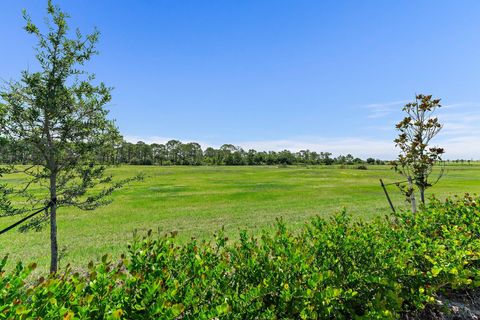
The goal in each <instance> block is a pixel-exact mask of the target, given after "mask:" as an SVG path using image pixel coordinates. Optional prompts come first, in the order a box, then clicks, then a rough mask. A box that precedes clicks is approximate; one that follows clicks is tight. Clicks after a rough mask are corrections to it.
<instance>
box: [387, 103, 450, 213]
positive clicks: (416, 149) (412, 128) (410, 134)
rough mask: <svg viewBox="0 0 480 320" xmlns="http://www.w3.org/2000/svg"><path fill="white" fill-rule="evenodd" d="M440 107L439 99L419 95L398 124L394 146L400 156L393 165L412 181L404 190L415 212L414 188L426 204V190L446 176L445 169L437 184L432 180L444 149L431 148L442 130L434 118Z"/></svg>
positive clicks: (407, 107) (406, 108) (408, 105)
mask: <svg viewBox="0 0 480 320" xmlns="http://www.w3.org/2000/svg"><path fill="white" fill-rule="evenodd" d="M440 107H441V105H440V99H432V96H431V95H422V94H420V95H417V96H416V97H415V101H414V102H411V103H408V104H406V105H405V107H404V108H403V111H404V112H405V113H406V116H405V118H404V119H403V120H402V121H400V122H399V123H398V124H397V125H396V128H397V130H398V131H400V134H399V136H398V138H397V139H395V143H396V146H397V147H398V148H400V154H399V155H398V158H397V160H396V161H394V162H393V168H394V169H395V170H396V171H397V172H398V173H400V174H401V175H403V176H404V177H405V178H407V180H408V181H409V187H408V188H407V189H406V190H404V191H405V193H406V195H407V197H408V198H409V199H410V201H411V203H412V211H413V212H416V210H417V208H416V201H415V190H414V186H416V187H417V188H418V190H419V193H420V200H421V202H422V204H425V190H426V189H427V188H429V187H431V186H432V184H433V183H435V182H438V180H439V179H440V178H441V176H442V173H443V169H442V171H441V173H440V175H438V176H437V178H436V179H435V181H434V182H433V183H432V182H431V181H430V179H429V178H430V175H431V173H432V170H433V168H434V166H435V164H437V163H438V162H440V161H441V160H442V155H443V153H444V149H443V148H438V147H430V146H429V144H430V142H431V140H432V139H433V138H434V137H435V136H436V135H437V134H438V133H439V132H440V130H441V129H442V125H441V124H440V122H439V121H438V118H437V117H434V116H433V115H434V113H435V111H436V110H437V109H438V108H440Z"/></svg>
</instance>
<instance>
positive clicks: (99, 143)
mask: <svg viewBox="0 0 480 320" xmlns="http://www.w3.org/2000/svg"><path fill="white" fill-rule="evenodd" d="M47 12H48V16H49V19H48V20H47V30H46V32H45V33H42V32H41V31H40V29H39V28H38V27H37V26H36V25H35V24H34V23H33V22H32V21H31V19H30V17H29V16H28V15H27V14H26V13H24V18H25V20H26V27H25V30H26V31H27V32H28V33H29V34H33V35H34V36H36V38H37V39H38V44H37V47H36V58H37V60H38V63H39V67H40V71H39V72H34V73H31V72H29V71H24V72H23V73H22V77H21V80H20V81H11V82H9V83H7V84H6V86H5V89H4V90H3V91H1V92H0V97H1V99H2V100H3V107H2V111H1V112H0V136H3V137H5V138H6V139H7V140H9V141H12V142H22V143H26V144H28V146H29V147H30V148H31V151H32V152H33V153H35V154H36V155H37V157H35V158H33V161H32V165H29V166H27V167H25V166H22V167H17V166H15V165H12V166H11V167H10V168H9V172H17V173H18V172H21V173H22V174H23V175H25V177H26V182H25V184H24V185H22V186H21V188H19V189H16V190H15V191H13V192H14V195H15V196H16V197H17V198H18V197H20V196H23V197H25V198H26V201H27V203H29V204H30V208H32V207H38V206H45V205H47V204H48V205H49V208H48V215H42V216H38V218H36V219H34V220H32V221H31V222H30V223H29V224H27V225H26V228H38V227H40V226H41V225H42V224H43V223H47V222H49V224H50V247H51V260H50V271H51V272H56V271H57V266H58V243H57V209H58V208H60V207H66V206H74V207H77V208H80V209H83V210H93V209H95V208H97V207H98V206H100V205H103V204H106V203H109V199H108V196H109V195H110V194H111V193H112V191H113V190H115V189H116V188H119V187H121V185H122V183H112V182H111V177H108V176H105V175H104V172H105V167H104V166H99V165H97V161H98V160H97V155H98V154H99V152H100V151H101V152H103V151H104V150H110V147H112V146H113V145H114V144H115V143H116V142H121V137H120V135H119V133H118V131H117V128H116V127H115V125H114V123H113V122H112V121H111V120H108V119H107V113H108V111H107V110H106V109H104V107H103V106H104V105H105V104H106V103H108V102H109V101H110V98H111V96H110V89H109V88H108V87H106V86H105V85H104V84H103V83H100V84H99V85H94V84H92V82H93V80H94V76H93V75H91V74H86V73H85V72H83V71H81V69H80V68H81V67H82V66H83V65H84V63H85V62H87V61H88V60H90V58H91V57H92V56H93V55H95V54H96V53H97V51H96V49H95V44H96V42H97V39H98V36H99V33H98V32H97V31H95V32H93V33H92V34H89V35H87V36H85V37H84V36H82V34H81V33H80V31H79V30H77V31H76V35H75V37H74V38H69V32H68V31H69V27H68V24H67V18H68V15H67V14H65V13H64V12H62V11H61V10H60V9H59V8H58V7H56V6H54V5H53V4H52V3H51V1H49V2H48V6H47ZM33 187H34V188H33ZM31 189H32V190H31ZM87 192H88V193H87ZM25 210H26V208H25V207H24V208H19V209H17V210H15V213H18V214H21V213H24V212H25Z"/></svg>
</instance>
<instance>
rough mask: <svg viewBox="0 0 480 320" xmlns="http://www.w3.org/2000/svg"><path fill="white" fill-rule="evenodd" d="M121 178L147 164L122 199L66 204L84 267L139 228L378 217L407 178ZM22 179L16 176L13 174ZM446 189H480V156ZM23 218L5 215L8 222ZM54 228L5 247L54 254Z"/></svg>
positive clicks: (68, 248)
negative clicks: (82, 206) (339, 214)
mask: <svg viewBox="0 0 480 320" xmlns="http://www.w3.org/2000/svg"><path fill="white" fill-rule="evenodd" d="M111 170H112V171H113V173H114V175H115V176H116V177H118V178H122V177H129V176H133V175H135V174H136V173H139V172H143V173H145V175H146V178H145V180H144V181H143V182H135V183H132V184H131V185H129V186H127V187H126V188H125V189H122V190H120V191H118V192H117V193H116V194H115V195H114V200H115V201H114V203H112V204H110V205H109V206H106V207H102V208H100V209H98V210H96V211H93V212H82V211H79V210H76V209H62V210H61V211H59V216H58V219H59V222H58V224H59V230H58V232H59V246H60V248H61V249H64V253H63V254H62V260H61V263H60V264H61V266H64V265H65V264H66V263H67V262H70V263H72V264H73V265H75V266H80V267H83V266H85V265H86V264H87V263H88V261H90V260H95V259H98V258H100V257H101V256H102V255H103V254H105V253H110V254H112V255H113V256H116V255H119V254H120V253H121V252H124V251H125V249H126V244H127V243H128V242H129V241H130V240H131V239H132V234H133V231H134V230H138V231H139V232H140V233H142V232H145V231H147V230H149V229H153V230H160V231H161V232H162V233H165V232H169V231H178V237H179V241H184V240H186V239H189V238H190V237H197V238H206V237H209V236H210V235H211V234H213V233H214V231H215V230H218V229H220V228H222V226H224V227H225V230H226V233H227V234H228V235H229V236H230V237H233V238H235V237H236V236H237V235H238V230H240V229H248V230H251V231H252V232H256V233H258V232H259V231H260V230H261V229H265V228H269V227H270V226H271V225H272V224H273V223H274V222H275V219H276V218H279V217H282V218H283V219H284V221H286V222H287V223H288V224H289V225H291V226H292V227H295V226H299V225H301V224H303V223H304V221H305V220H307V219H308V218H309V217H312V216H315V215H321V216H328V215H331V214H332V213H334V212H335V211H338V210H341V209H342V208H343V207H345V208H346V209H347V211H348V212H349V213H351V214H352V215H354V216H355V217H358V218H362V219H371V218H372V217H375V216H382V215H384V214H386V213H388V212H389V207H388V203H387V202H386V200H385V196H384V194H383V191H382V189H381V187H380V185H379V182H378V179H379V178H383V179H384V180H385V181H386V182H393V181H398V180H402V179H401V177H399V176H397V175H396V174H395V173H394V172H392V170H390V168H389V167H388V166H369V167H368V170H358V169H355V168H354V167H351V168H348V167H347V168H340V167H331V166H328V167H325V166H315V167H296V166H292V167H286V168H278V167H156V166H153V167H139V166H122V167H118V168H113V169H111ZM11 182H14V181H11ZM389 190H390V193H391V196H392V198H393V200H394V203H395V205H396V206H397V207H398V208H402V207H403V208H405V204H404V201H403V198H402V197H401V195H400V194H399V192H398V191H397V189H396V187H395V186H391V187H389ZM430 190H431V191H430V194H431V193H434V194H436V195H437V196H439V197H445V196H447V195H453V194H462V193H464V192H470V193H479V192H480V164H478V163H477V164H473V165H464V166H460V165H459V166H456V165H450V166H448V169H447V172H446V174H445V176H444V178H443V179H442V180H441V181H440V182H439V183H438V184H437V185H436V186H435V187H433V188H432V189H430ZM17 219H18V217H17V218H15V219H11V218H2V219H0V227H5V226H7V225H9V224H10V223H12V222H14V221H16V220H17ZM48 237H49V234H48V228H45V229H44V230H43V231H41V232H29V233H19V232H18V231H16V230H13V231H10V232H9V233H6V234H4V235H2V236H0V255H1V256H3V255H4V254H6V253H10V256H11V258H12V260H14V261H17V260H22V261H24V262H27V261H37V262H39V264H40V266H41V268H42V269H46V268H47V266H48V261H49V247H48V245H49V240H48Z"/></svg>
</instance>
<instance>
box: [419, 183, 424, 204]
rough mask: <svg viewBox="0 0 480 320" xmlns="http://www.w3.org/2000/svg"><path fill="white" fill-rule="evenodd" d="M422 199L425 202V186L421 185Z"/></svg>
mask: <svg viewBox="0 0 480 320" xmlns="http://www.w3.org/2000/svg"><path fill="white" fill-rule="evenodd" d="M419 189H420V201H422V204H423V205H424V204H425V187H424V186H421V187H420V188H419Z"/></svg>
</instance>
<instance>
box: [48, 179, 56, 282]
mask: <svg viewBox="0 0 480 320" xmlns="http://www.w3.org/2000/svg"><path fill="white" fill-rule="evenodd" d="M50 204H51V206H50V272H51V273H55V272H57V270H58V243H57V175H56V173H52V174H51V176H50Z"/></svg>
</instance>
